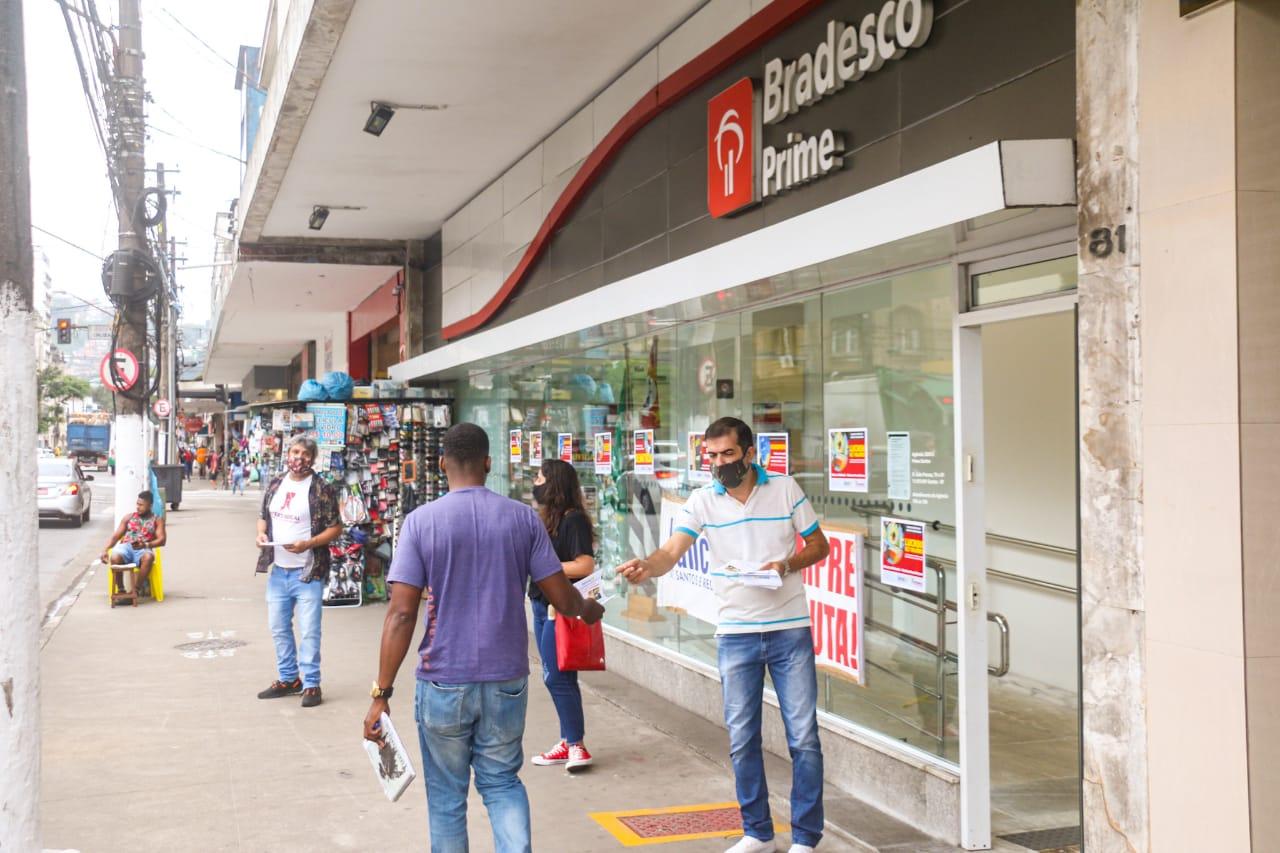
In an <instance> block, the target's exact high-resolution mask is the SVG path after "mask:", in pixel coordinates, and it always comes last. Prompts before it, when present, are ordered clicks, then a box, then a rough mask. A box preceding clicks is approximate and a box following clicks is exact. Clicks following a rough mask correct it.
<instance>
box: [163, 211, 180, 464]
mask: <svg viewBox="0 0 1280 853" xmlns="http://www.w3.org/2000/svg"><path fill="white" fill-rule="evenodd" d="M168 230H169V226H168V224H167V223H166V224H165V232H166V233H167V232H168ZM169 281H170V282H172V283H173V286H174V287H177V281H178V241H177V240H176V239H175V238H173V237H170V238H169ZM166 298H167V297H166ZM165 319H166V321H167V324H168V325H167V326H166V327H165V328H166V329H168V332H169V334H168V340H167V341H166V343H165V349H166V350H167V351H168V353H169V357H168V359H167V360H166V361H165V362H164V364H165V371H166V372H167V373H168V376H169V397H168V399H169V423H168V426H167V427H166V429H167V432H166V435H167V436H168V444H169V453H168V456H167V457H166V458H165V464H167V465H174V464H177V462H178V461H179V460H178V306H177V305H174V304H173V302H172V301H170V302H169V308H168V310H167V311H165Z"/></svg>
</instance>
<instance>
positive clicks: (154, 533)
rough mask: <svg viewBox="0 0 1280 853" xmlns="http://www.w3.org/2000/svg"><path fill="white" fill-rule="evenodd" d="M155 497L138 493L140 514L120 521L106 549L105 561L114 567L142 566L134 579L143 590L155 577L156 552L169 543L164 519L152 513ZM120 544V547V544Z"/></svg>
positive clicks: (136, 586)
mask: <svg viewBox="0 0 1280 853" xmlns="http://www.w3.org/2000/svg"><path fill="white" fill-rule="evenodd" d="M153 499H154V496H153V495H152V494H151V492H150V491H145V492H139V493H138V508H137V512H133V513H130V514H129V515H126V516H125V517H124V518H122V519H121V520H120V525H119V526H118V527H117V528H116V532H115V533H113V534H112V535H111V541H109V542H108V543H107V547H106V548H104V549H102V562H104V563H110V564H113V565H117V566H118V565H124V564H127V563H134V564H136V565H137V567H138V577H137V578H136V579H135V580H134V589H135V590H140V589H142V587H143V584H145V583H146V582H147V575H149V574H151V567H152V565H154V564H155V561H156V553H155V549H156V548H159V547H160V546H161V545H163V544H164V543H165V541H166V539H167V538H168V537H167V534H166V533H165V527H164V519H163V518H162V517H160V516H158V515H156V514H155V513H153V512H152V511H151V502H152V500H153ZM117 543H119V544H117Z"/></svg>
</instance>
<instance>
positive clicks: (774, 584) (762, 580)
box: [717, 560, 782, 589]
mask: <svg viewBox="0 0 1280 853" xmlns="http://www.w3.org/2000/svg"><path fill="white" fill-rule="evenodd" d="M717 574H720V576H721V577H727V578H730V579H732V580H736V581H737V582H738V583H740V584H742V585H743V586H758V587H762V588H763V589H781V588H782V575H780V574H778V573H777V572H775V571H774V570H773V569H766V568H764V564H763V563H756V562H752V561H749V560H737V561H735V562H733V563H726V564H725V565H724V566H723V567H722V568H721V569H720V570H719V572H717Z"/></svg>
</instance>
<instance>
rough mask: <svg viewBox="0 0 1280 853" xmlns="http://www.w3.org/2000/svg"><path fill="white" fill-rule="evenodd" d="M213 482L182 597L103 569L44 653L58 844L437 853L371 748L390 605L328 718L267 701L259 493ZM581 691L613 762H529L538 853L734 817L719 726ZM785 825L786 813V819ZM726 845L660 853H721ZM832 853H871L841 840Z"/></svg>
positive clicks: (594, 679) (646, 697)
mask: <svg viewBox="0 0 1280 853" xmlns="http://www.w3.org/2000/svg"><path fill="white" fill-rule="evenodd" d="M199 485H201V484H196V483H193V484H191V486H194V487H195V488H191V487H188V488H189V491H188V492H187V495H186V497H184V501H183V508H182V510H181V511H179V512H176V513H171V514H170V515H169V517H168V518H169V542H170V545H169V546H168V547H167V548H166V549H165V591H166V597H165V601H164V602H163V603H160V604H156V603H154V602H151V601H146V602H144V603H142V604H140V605H139V607H138V608H137V609H136V610H135V609H133V608H129V607H124V608H117V609H115V610H112V609H110V608H109V606H108V603H107V597H106V579H105V577H104V576H103V575H102V573H101V571H97V572H95V573H93V574H92V575H90V576H88V577H87V586H86V587H85V589H84V590H83V592H82V594H81V596H80V598H79V600H78V601H77V602H76V603H75V604H74V605H73V606H72V607H71V608H70V609H69V610H68V611H67V613H66V615H65V616H64V618H63V619H62V621H61V622H60V624H58V625H57V626H56V628H54V629H53V632H52V635H51V636H50V637H49V641H48V643H47V645H46V646H45V647H44V651H43V654H42V659H41V665H42V667H43V669H42V682H43V683H42V702H43V718H44V736H43V748H44V762H43V778H42V809H43V827H44V839H43V840H44V846H45V847H46V848H47V849H51V850H80V851H85V853H89V852H90V851H92V852H93V853H99V851H102V852H103V853H107V852H108V851H124V850H129V851H150V850H155V851H175V850H180V851H294V850H296V851H304V850H305V851H324V850H360V851H367V850H386V851H401V850H404V851H412V850H425V849H427V846H428V834H427V818H426V800H425V796H424V795H423V789H422V787H421V783H420V781H418V782H415V783H414V785H413V787H412V788H411V789H410V790H409V791H407V792H406V793H405V795H404V796H403V797H402V798H401V800H400V802H398V803H395V804H391V803H388V802H387V801H386V800H385V798H384V797H383V796H382V794H381V792H380V790H379V789H378V787H377V785H376V783H375V781H374V779H373V777H372V770H371V768H370V767H369V763H368V759H367V757H366V755H365V753H364V750H363V749H362V748H361V745H360V730H361V722H362V720H363V717H364V714H365V712H366V710H367V709H368V704H369V700H368V698H367V693H368V685H369V683H370V681H371V679H372V677H373V673H374V671H375V668H376V664H377V654H378V650H377V645H378V639H379V636H380V632H381V626H382V620H383V616H384V614H385V608H384V607H383V606H381V605H371V606H367V607H363V608H359V609H355V608H351V609H345V610H328V611H326V612H325V617H324V646H323V661H324V663H323V672H324V681H323V684H324V690H325V693H324V698H325V701H324V704H322V705H321V706H320V707H318V708H314V709H306V710H304V709H302V708H301V707H300V706H299V704H298V698H297V697H289V698H285V699H277V700H272V701H260V700H258V699H257V698H256V697H255V694H256V693H257V691H258V690H260V689H262V688H263V687H265V686H266V685H267V684H268V683H269V682H270V681H271V680H272V679H273V678H274V676H275V666H274V653H273V651H272V645H271V640H270V636H269V634H268V632H267V625H266V613H265V607H264V604H263V600H262V599H263V595H264V587H265V581H264V579H263V578H262V577H258V576H255V575H254V574H253V566H254V561H255V558H256V549H255V548H254V546H253V544H252V537H253V530H254V517H255V513H256V509H257V506H258V500H259V497H258V493H257V492H256V490H254V491H250V492H249V494H248V495H247V496H244V497H239V496H231V495H230V494H228V493H225V492H212V491H210V490H208V489H201V488H199ZM201 640H217V641H223V640H226V641H238V642H240V643H242V644H243V645H239V646H238V647H235V648H228V649H223V650H221V651H202V652H200V653H197V654H194V655H193V654H192V653H191V652H188V653H187V654H186V655H184V654H183V651H182V650H180V649H179V648H177V647H179V646H181V645H183V644H186V643H192V642H196V641H201ZM414 644H415V647H416V644H417V640H416V639H415V641H414ZM532 671H533V675H532V677H531V682H530V694H529V695H530V702H529V722H528V727H527V733H526V737H525V751H526V753H533V752H536V751H538V750H540V749H542V748H545V747H546V746H548V745H550V744H551V743H552V742H553V741H554V740H555V736H556V731H557V726H556V723H555V713H554V710H553V708H552V706H551V702H550V699H549V697H548V696H547V693H546V690H545V689H544V688H543V687H542V685H541V682H540V679H539V678H538V667H537V665H536V663H535V664H534V665H533V667H532ZM584 680H585V683H586V685H587V687H588V689H587V690H586V691H585V697H584V698H585V702H586V716H587V722H588V738H587V742H588V745H589V746H590V747H591V749H592V752H593V753H595V754H596V757H597V763H596V766H594V767H593V768H591V769H590V770H588V771H586V772H584V773H582V774H580V775H576V776H569V775H568V774H566V773H564V772H563V771H561V770H559V769H556V768H538V767H533V766H531V765H526V767H525V769H524V770H523V771H522V773H521V776H522V778H523V779H524V781H525V784H526V785H527V786H528V788H529V796H530V800H531V803H532V806H533V816H534V817H533V832H534V847H535V849H538V850H554V851H616V850H620V849H622V845H621V843H620V842H619V841H618V840H617V839H615V838H614V837H613V836H612V835H610V834H609V832H607V831H606V830H605V829H603V828H602V827H601V826H600V825H599V824H598V823H596V821H594V820H593V819H592V818H591V817H590V813H591V812H606V811H620V810H635V809H644V808H660V807H670V806H684V805H696V804H706V803H727V802H731V801H733V799H734V791H733V781H732V776H731V774H730V773H729V772H728V770H727V769H726V766H725V764H726V762H727V754H726V753H727V740H726V738H725V736H724V733H723V730H722V728H721V727H718V726H713V725H711V724H709V723H707V722H706V721H704V720H701V719H700V718H697V717H694V716H693V715H691V714H687V713H686V712H683V711H679V710H678V709H674V708H671V707H670V706H668V705H665V704H664V703H662V702H661V700H659V699H658V698H657V697H656V696H654V695H653V694H650V693H648V692H646V691H643V690H641V689H640V688H637V687H635V686H634V685H631V684H630V683H628V682H625V681H623V680H622V679H620V678H618V677H616V676H612V675H610V674H608V673H598V674H597V673H592V674H590V676H589V677H585V679H584ZM396 688H397V691H398V693H397V696H396V698H395V699H394V700H392V712H393V715H394V717H395V719H396V722H397V724H398V725H399V727H400V730H401V733H402V737H404V739H405V741H406V746H408V747H409V748H410V752H411V754H412V755H413V759H414V764H415V767H417V768H418V769H419V771H420V770H421V768H420V766H419V764H420V757H419V756H418V748H417V739H416V737H415V730H414V725H413V714H412V703H411V698H410V697H412V695H413V672H412V660H407V661H406V664H405V665H404V666H403V667H402V671H401V673H400V678H399V679H398V680H397V682H396ZM650 720H652V721H653V722H652V724H651V723H650V722H648V721H650ZM676 732H679V733H680V734H679V736H677V735H675V734H674V733H676ZM788 770H789V768H788V765H786V763H785V762H783V761H781V760H780V759H772V760H771V763H770V777H771V780H773V781H774V784H773V786H772V788H773V790H774V791H775V793H782V794H785V791H786V785H785V781H786V776H787V775H788ZM830 793H832V794H834V793H836V792H830ZM834 799H839V798H834ZM833 806H834V810H835V811H837V812H838V811H839V810H840V806H839V804H838V803H835V802H833V803H832V804H831V805H829V811H830V810H832V807H833ZM468 815H469V822H470V827H471V847H472V850H475V851H488V850H491V849H492V842H491V837H490V834H489V828H488V823H487V820H486V818H485V813H484V809H483V806H482V805H481V803H480V801H479V799H478V798H477V797H476V796H475V795H474V792H473V795H472V799H471V804H470V809H469V812H468ZM775 818H776V819H777V820H780V821H785V819H786V815H785V813H783V812H781V811H779V810H778V809H775ZM779 840H780V841H785V840H789V839H788V838H787V837H786V836H785V835H783V836H780V839H779ZM895 840H896V841H897V842H899V843H893V844H890V845H887V846H883V847H878V848H877V849H883V850H890V849H892V850H913V851H923V850H950V849H952V848H949V847H946V846H943V845H936V844H935V843H929V842H927V841H926V840H925V839H923V837H922V836H918V835H916V836H908V837H898V838H896V839H895ZM729 843H730V842H729V841H726V840H723V839H717V840H697V841H685V842H674V843H669V844H665V845H663V846H662V847H661V848H660V849H663V850H671V851H720V850H724V849H725V848H726V847H728V846H729ZM901 845H905V846H901ZM783 849H785V847H784V848H783ZM821 849H822V850H831V851H836V850H852V849H869V848H867V847H864V846H862V845H857V846H854V845H851V844H848V843H846V842H844V841H842V840H841V839H840V838H838V837H836V836H834V835H830V834H829V835H828V837H827V839H826V840H824V843H823V845H822V848H821Z"/></svg>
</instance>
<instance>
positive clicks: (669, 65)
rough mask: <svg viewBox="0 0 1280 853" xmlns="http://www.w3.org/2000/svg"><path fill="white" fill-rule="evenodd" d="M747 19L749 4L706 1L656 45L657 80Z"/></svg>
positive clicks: (733, 0) (735, 0) (745, 1)
mask: <svg viewBox="0 0 1280 853" xmlns="http://www.w3.org/2000/svg"><path fill="white" fill-rule="evenodd" d="M750 16H751V0H710V2H709V3H707V4H706V5H705V6H703V7H702V8H701V9H699V10H698V11H697V12H695V13H694V14H693V15H692V16H691V17H690V18H689V19H688V20H687V21H685V22H684V23H683V24H681V25H680V26H679V27H677V28H676V30H675V32H673V33H672V34H671V35H669V36H667V37H666V38H665V39H663V40H662V41H661V42H660V43H659V44H658V77H659V79H665V78H667V77H670V76H671V75H672V74H673V73H675V72H676V71H679V70H680V69H681V68H683V67H684V66H685V65H686V64H688V62H689V60H691V59H693V58H694V57H695V56H697V55H698V54H700V53H702V51H704V50H706V49H707V48H708V47H710V46H711V45H713V44H715V43H716V42H717V41H719V40H720V39H722V38H724V37H725V36H726V35H728V34H729V32H730V31H731V30H733V29H734V28H735V27H737V26H738V25H739V24H741V23H743V22H744V21H746V20H747V18H749V17H750Z"/></svg>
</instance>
